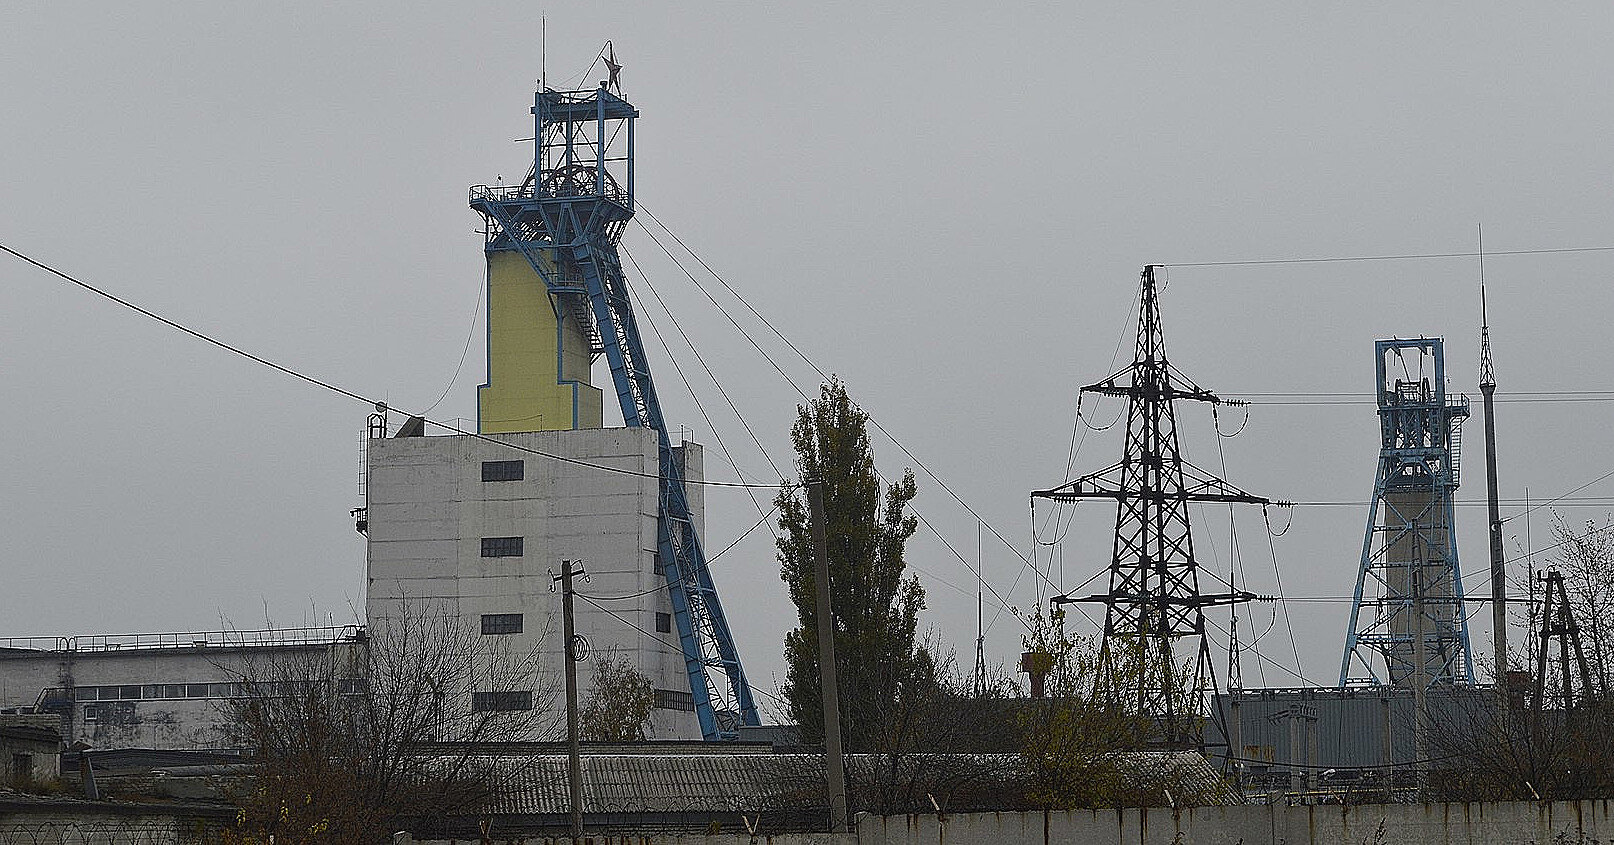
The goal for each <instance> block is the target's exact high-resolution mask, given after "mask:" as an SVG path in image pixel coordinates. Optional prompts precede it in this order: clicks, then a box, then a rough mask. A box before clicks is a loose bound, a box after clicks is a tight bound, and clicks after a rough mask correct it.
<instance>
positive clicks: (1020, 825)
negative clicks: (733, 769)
mask: <svg viewBox="0 0 1614 845" xmlns="http://www.w3.org/2000/svg"><path fill="white" fill-rule="evenodd" d="M763 821H764V824H765V823H766V819H764V820H763ZM469 841H474V840H458V842H459V843H466V842H469ZM494 841H495V842H499V843H503V842H525V843H528V845H540V843H568V842H570V840H569V839H565V838H562V839H544V838H539V837H529V838H527V839H524V840H523V839H519V838H514V839H510V838H506V837H503V836H496V837H495V838H494ZM589 842H591V843H592V845H764V844H766V845H956V843H974V842H981V843H1001V845H1038V844H1039V843H1056V842H1058V843H1092V844H1093V845H1324V843H1327V845H1339V844H1340V843H1344V844H1345V845H1608V843H1611V842H1614V802H1610V801H1582V802H1540V803H1538V802H1530V801H1510V802H1495V803H1484V804H1479V803H1476V804H1378V805H1364V806H1356V807H1342V806H1297V807H1289V806H1282V805H1246V806H1237V807H1200V808H1196V809H1186V810H1178V811H1174V810H1171V809H1168V808H1154V809H1148V810H1137V809H1131V810H1094V811H1071V812H1051V813H968V814H966V813H960V814H957V815H944V816H940V817H938V816H934V815H924V816H885V817H879V816H864V817H862V818H861V819H859V822H858V826H857V833H856V834H855V835H852V836H848V837H831V836H829V835H827V834H781V835H776V836H759V837H751V836H745V835H719V836H661V835H652V836H637V835H627V836H605V835H596V836H593V837H590V839H589ZM448 843H449V840H432V842H431V845H448ZM422 845H425V843H422Z"/></svg>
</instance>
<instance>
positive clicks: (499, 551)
mask: <svg viewBox="0 0 1614 845" xmlns="http://www.w3.org/2000/svg"><path fill="white" fill-rule="evenodd" d="M523 539H524V538H521V537H483V538H482V556H483V557H521V541H522V540H523Z"/></svg>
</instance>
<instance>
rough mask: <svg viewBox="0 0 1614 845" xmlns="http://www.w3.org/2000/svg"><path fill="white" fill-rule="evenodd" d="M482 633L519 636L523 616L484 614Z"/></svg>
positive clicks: (515, 614)
mask: <svg viewBox="0 0 1614 845" xmlns="http://www.w3.org/2000/svg"><path fill="white" fill-rule="evenodd" d="M482 633H484V634H519V633H521V614H519V613H484V614H482Z"/></svg>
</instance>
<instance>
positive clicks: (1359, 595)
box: [1339, 338, 1474, 688]
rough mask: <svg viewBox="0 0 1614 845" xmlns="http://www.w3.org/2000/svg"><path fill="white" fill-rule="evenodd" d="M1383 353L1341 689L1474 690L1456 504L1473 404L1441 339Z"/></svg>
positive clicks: (1383, 346)
mask: <svg viewBox="0 0 1614 845" xmlns="http://www.w3.org/2000/svg"><path fill="white" fill-rule="evenodd" d="M1374 352H1375V355H1376V361H1375V365H1374V366H1375V370H1376V373H1377V382H1378V385H1377V393H1378V405H1379V433H1380V444H1379V465H1378V472H1377V474H1376V476H1375V478H1374V482H1373V501H1372V502H1371V503H1370V504H1369V506H1368V515H1367V532H1366V535H1365V536H1364V537H1363V538H1362V558H1361V566H1360V568H1359V569H1358V572H1357V576H1356V595H1355V601H1354V602H1353V603H1352V605H1351V618H1350V625H1349V627H1348V628H1347V630H1346V632H1345V653H1344V656H1343V657H1342V658H1341V659H1340V666H1339V685H1340V686H1342V687H1345V686H1376V685H1390V686H1397V687H1417V686H1419V685H1420V684H1421V685H1422V686H1424V687H1425V688H1427V687H1430V686H1435V685H1441V684H1468V683H1472V682H1473V678H1474V660H1473V655H1472V653H1471V652H1470V650H1469V642H1468V614H1467V613H1465V612H1464V609H1463V588H1462V584H1463V578H1462V570H1461V568H1460V567H1459V566H1458V561H1457V533H1456V530H1455V522H1454V512H1453V501H1452V498H1453V496H1454V495H1455V494H1456V492H1457V487H1458V485H1459V484H1460V483H1461V481H1462V474H1461V469H1462V453H1461V447H1462V423H1463V420H1465V419H1467V418H1468V397H1467V396H1463V395H1461V394H1459V395H1457V396H1449V395H1448V394H1447V393H1446V353H1445V350H1444V347H1443V345H1442V343H1441V341H1440V339H1439V338H1415V339H1406V340H1400V339H1397V340H1380V341H1377V342H1375V344H1374Z"/></svg>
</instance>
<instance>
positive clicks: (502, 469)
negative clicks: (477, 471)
mask: <svg viewBox="0 0 1614 845" xmlns="http://www.w3.org/2000/svg"><path fill="white" fill-rule="evenodd" d="M526 474H527V468H526V465H525V464H524V463H523V462H522V461H483V462H482V480H483V481H520V480H521V479H523V478H525V477H526Z"/></svg>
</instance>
